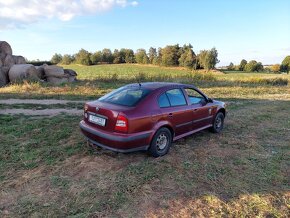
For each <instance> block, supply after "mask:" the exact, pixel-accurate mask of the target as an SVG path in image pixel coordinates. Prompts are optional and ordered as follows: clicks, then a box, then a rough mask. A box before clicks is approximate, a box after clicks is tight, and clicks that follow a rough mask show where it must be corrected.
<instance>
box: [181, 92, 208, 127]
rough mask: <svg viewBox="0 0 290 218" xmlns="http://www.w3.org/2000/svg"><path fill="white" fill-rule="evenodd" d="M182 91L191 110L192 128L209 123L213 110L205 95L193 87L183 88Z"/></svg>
mask: <svg viewBox="0 0 290 218" xmlns="http://www.w3.org/2000/svg"><path fill="white" fill-rule="evenodd" d="M184 91H185V95H186V97H187V100H188V103H189V105H190V108H191V112H192V113H191V117H192V129H193V130H197V129H200V128H203V127H205V126H208V125H210V124H211V122H212V117H213V115H212V112H213V111H212V107H211V105H210V104H208V102H207V99H206V98H205V96H203V95H202V94H201V93H200V92H198V91H197V90H195V89H193V88H185V89H184Z"/></svg>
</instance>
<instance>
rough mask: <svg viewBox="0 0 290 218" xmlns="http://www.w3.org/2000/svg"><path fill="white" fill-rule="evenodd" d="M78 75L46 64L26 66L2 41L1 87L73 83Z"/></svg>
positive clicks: (0, 56) (0, 48) (0, 45)
mask: <svg viewBox="0 0 290 218" xmlns="http://www.w3.org/2000/svg"><path fill="white" fill-rule="evenodd" d="M76 76H77V73H76V72H75V71H74V70H71V69H63V68H62V67H59V66H55V65H47V64H44V65H42V66H33V65H32V64H26V61H25V58H24V57H22V56H15V55H12V49H11V46H10V45H9V44H8V43H7V42H5V41H0V87H2V86H5V85H6V84H8V83H9V82H10V83H14V82H21V81H23V80H29V81H45V82H49V83H52V84H55V85H57V84H61V83H67V82H73V81H75V80H76Z"/></svg>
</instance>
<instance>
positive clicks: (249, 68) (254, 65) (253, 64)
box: [244, 60, 259, 72]
mask: <svg viewBox="0 0 290 218" xmlns="http://www.w3.org/2000/svg"><path fill="white" fill-rule="evenodd" d="M258 67H259V64H258V62H257V61H255V60H251V61H250V62H249V63H247V64H246V66H245V68H244V71H246V72H254V71H258Z"/></svg>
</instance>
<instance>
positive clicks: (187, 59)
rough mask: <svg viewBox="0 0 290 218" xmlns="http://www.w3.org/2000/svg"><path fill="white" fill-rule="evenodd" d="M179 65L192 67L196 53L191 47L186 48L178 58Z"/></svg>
mask: <svg viewBox="0 0 290 218" xmlns="http://www.w3.org/2000/svg"><path fill="white" fill-rule="evenodd" d="M178 62H179V66H182V67H188V68H192V67H193V66H194V65H195V62H196V55H195V54H194V52H193V51H192V49H191V48H187V49H186V50H185V51H184V52H183V53H182V54H181V56H180V58H179V59H178Z"/></svg>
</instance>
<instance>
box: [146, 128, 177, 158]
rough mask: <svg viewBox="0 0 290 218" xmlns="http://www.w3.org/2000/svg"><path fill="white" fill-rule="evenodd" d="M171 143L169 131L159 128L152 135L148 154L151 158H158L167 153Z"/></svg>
mask: <svg viewBox="0 0 290 218" xmlns="http://www.w3.org/2000/svg"><path fill="white" fill-rule="evenodd" d="M171 142H172V134H171V132H170V130H169V129H167V128H161V129H159V130H158V131H157V132H156V134H155V135H154V137H153V139H152V141H151V145H150V148H149V152H150V154H151V155H152V156H153V157H160V156H163V155H165V154H167V152H168V151H169V148H170V145H171Z"/></svg>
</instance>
